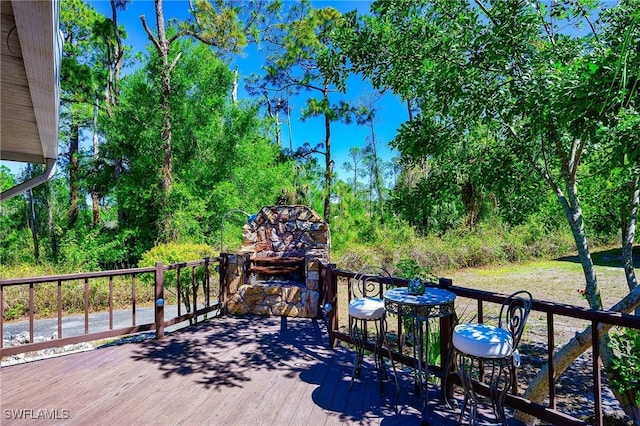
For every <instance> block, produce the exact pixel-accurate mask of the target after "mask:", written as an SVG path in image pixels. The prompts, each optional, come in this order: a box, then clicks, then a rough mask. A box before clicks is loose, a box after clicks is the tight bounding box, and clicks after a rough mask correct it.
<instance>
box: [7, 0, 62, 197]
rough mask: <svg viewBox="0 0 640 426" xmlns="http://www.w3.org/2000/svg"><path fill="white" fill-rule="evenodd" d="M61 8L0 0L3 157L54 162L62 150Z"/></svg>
mask: <svg viewBox="0 0 640 426" xmlns="http://www.w3.org/2000/svg"><path fill="white" fill-rule="evenodd" d="M59 8H60V2H59V1H58V0H36V1H31V0H27V1H25V0H12V1H6V0H2V1H0V35H1V40H0V45H1V47H0V52H1V55H2V57H1V58H0V59H1V60H0V80H1V83H2V86H1V89H0V90H1V92H0V96H1V102H0V160H8V161H18V162H29V163H41V164H47V165H51V163H52V161H53V162H54V161H55V160H56V158H57V156H58V122H59V106H60V62H61V57H62V36H61V34H60V30H59V24H58V20H59V16H60V10H59ZM21 185H23V188H24V187H25V186H24V183H23V184H21ZM27 186H28V185H27Z"/></svg>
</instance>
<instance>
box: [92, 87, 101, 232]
mask: <svg viewBox="0 0 640 426" xmlns="http://www.w3.org/2000/svg"><path fill="white" fill-rule="evenodd" d="M98 102H99V100H98V98H97V97H96V103H95V105H94V106H93V173H94V175H97V174H98V157H99V156H100V147H99V146H98ZM99 199H100V197H99V195H98V192H97V191H96V190H95V189H94V188H92V189H91V208H92V210H93V225H94V226H95V225H97V224H98V223H99V222H100V208H99V203H98V201H99Z"/></svg>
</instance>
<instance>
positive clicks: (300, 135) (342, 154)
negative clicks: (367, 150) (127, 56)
mask: <svg viewBox="0 0 640 426" xmlns="http://www.w3.org/2000/svg"><path fill="white" fill-rule="evenodd" d="M63 1H64V0H63ZM89 3H90V4H91V5H92V6H93V7H94V8H95V9H96V10H97V11H98V12H100V13H103V14H105V15H106V16H109V17H110V16H111V6H110V4H109V1H107V0H94V1H89ZM370 4H371V2H370V1H364V0H363V1H347V0H332V1H330V0H323V1H313V2H312V5H313V6H314V7H318V8H319V7H329V6H330V7H335V8H336V9H338V10H339V11H340V12H342V13H345V12H348V11H351V10H354V9H358V11H359V13H367V12H368V11H369V5H370ZM163 8H164V14H165V20H168V19H170V18H178V19H186V18H187V17H188V16H189V11H188V2H187V1H186V0H165V1H164V2H163ZM141 15H145V16H146V19H147V23H148V24H149V27H150V28H151V29H152V30H154V29H155V28H156V23H155V8H154V2H153V1H152V0H134V1H133V2H132V3H131V4H129V5H128V7H127V9H126V10H124V11H121V12H120V14H119V16H118V20H119V23H120V24H121V25H123V26H124V27H125V29H126V32H127V38H126V39H125V40H124V43H125V44H126V45H128V46H132V48H133V50H134V51H135V52H144V53H146V52H147V45H148V43H150V42H149V39H148V37H147V35H146V33H145V32H144V29H143V28H142V24H141V21H140V16H141ZM262 60H263V58H262V56H261V54H260V52H259V51H258V50H257V49H256V48H255V46H254V47H250V48H248V49H246V51H245V54H244V55H243V56H242V57H238V58H237V59H235V60H234V63H233V64H232V65H231V66H232V67H234V66H236V65H237V66H238V69H239V74H240V78H241V81H240V84H239V90H238V95H239V97H240V98H241V99H242V98H243V96H246V93H245V91H244V83H243V81H242V78H243V77H247V76H248V75H249V74H251V73H253V72H259V70H260V66H261V63H262ZM373 92H374V90H373V88H372V87H371V85H370V84H368V83H367V82H364V81H363V80H362V78H360V77H359V76H352V77H351V78H350V79H349V81H348V83H347V94H346V96H344V97H343V99H349V100H352V101H353V100H355V99H357V98H359V97H365V96H367V95H368V94H371V93H373ZM338 99H339V98H333V99H332V101H334V102H335V101H337V100H338ZM290 104H291V107H292V126H291V127H292V140H293V145H294V149H295V148H296V147H298V146H301V145H302V144H304V143H306V142H308V143H309V144H310V145H311V146H315V145H317V144H318V143H321V142H323V141H324V124H323V120H322V119H321V118H314V119H309V120H307V121H305V122H302V121H300V120H299V119H298V116H299V112H300V109H301V108H302V107H303V106H304V99H303V98H302V97H298V98H295V99H294V98H292V99H291V100H290ZM377 106H378V109H379V110H378V114H377V119H376V122H375V131H376V140H377V148H378V152H379V155H380V156H381V157H383V158H384V159H385V160H386V161H388V160H389V159H390V158H391V157H393V156H397V155H398V154H397V152H394V151H391V149H390V148H389V147H388V145H387V144H388V142H389V141H391V139H393V137H394V136H395V134H396V130H397V129H398V127H399V126H400V124H401V123H402V122H404V121H406V120H407V108H406V106H405V105H404V104H402V103H401V102H400V101H399V100H398V99H397V98H396V97H394V96H393V95H391V94H386V95H384V96H383V97H382V98H381V99H380V101H379V102H378V103H377ZM369 135H370V129H369V128H368V127H363V126H357V125H355V124H351V125H345V124H342V123H339V122H336V123H333V124H332V157H333V160H334V163H335V166H334V171H335V172H336V173H338V175H339V177H340V178H341V179H343V180H346V179H347V178H348V177H351V175H350V174H349V173H347V172H346V171H345V170H344V169H343V167H342V164H343V163H344V162H346V161H349V157H348V152H349V149H350V148H352V147H360V148H362V147H364V145H365V143H366V140H367V137H368V136H369ZM281 137H282V143H283V146H285V147H288V144H289V134H288V129H287V126H286V125H285V126H283V128H282V135H281ZM2 163H3V164H6V165H9V166H10V168H11V170H12V172H13V173H17V172H18V167H17V166H16V165H15V164H9V163H8V162H2Z"/></svg>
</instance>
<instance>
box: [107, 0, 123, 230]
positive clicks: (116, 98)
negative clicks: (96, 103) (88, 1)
mask: <svg viewBox="0 0 640 426" xmlns="http://www.w3.org/2000/svg"><path fill="white" fill-rule="evenodd" d="M111 22H112V28H113V35H114V37H115V39H116V49H117V51H116V52H115V55H114V59H115V60H114V62H113V64H112V66H113V73H111V72H110V73H109V77H110V78H112V79H113V81H110V82H109V84H108V85H107V90H109V95H107V96H106V104H107V111H109V113H110V111H111V108H110V105H117V104H118V103H119V102H120V69H121V68H122V61H123V59H124V47H123V45H122V37H121V36H120V28H119V27H118V7H117V5H116V2H115V0H111ZM122 170H123V165H122V157H121V156H120V155H118V156H117V157H116V159H115V164H114V178H115V181H116V183H118V182H120V177H121V176H122ZM124 221H125V215H124V211H123V210H122V207H121V206H120V203H118V223H119V224H122V223H123V222H124Z"/></svg>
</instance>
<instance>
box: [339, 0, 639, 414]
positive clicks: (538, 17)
mask: <svg viewBox="0 0 640 426" xmlns="http://www.w3.org/2000/svg"><path fill="white" fill-rule="evenodd" d="M589 6H590V3H588V2H569V1H567V2H554V3H552V5H551V7H547V6H545V3H544V2H541V1H539V2H491V3H489V4H484V3H483V2H482V1H480V0H476V1H475V2H474V4H469V2H466V1H447V2H437V3H435V2H426V1H422V2H414V1H398V2H384V1H378V2H375V3H374V4H373V6H372V13H373V15H372V16H370V17H362V18H360V19H359V20H358V19H357V18H356V16H355V14H354V15H350V16H348V17H347V22H348V25H346V26H345V27H343V28H349V29H350V30H345V31H343V32H342V33H341V34H340V37H338V39H337V43H338V45H339V46H340V47H342V48H343V49H344V50H345V52H346V54H347V55H348V56H349V58H350V59H351V61H352V63H353V66H354V68H355V70H357V71H359V72H361V73H363V74H364V75H365V76H367V77H369V78H370V79H371V80H372V82H373V83H374V86H376V87H378V88H388V89H390V90H392V91H393V92H394V93H396V94H398V95H400V96H401V97H402V98H403V99H405V100H409V101H411V104H412V105H414V106H415V107H416V108H417V109H418V112H419V114H417V115H416V116H414V118H413V120H411V121H410V122H408V123H406V124H405V125H404V126H403V127H402V129H401V131H400V134H399V135H398V137H397V138H396V140H395V144H396V146H397V147H398V149H399V150H400V151H401V153H402V154H403V156H406V157H408V158H413V159H414V160H418V161H420V160H421V159H423V158H424V157H425V156H432V155H433V156H436V155H438V154H442V153H446V150H447V148H449V147H451V146H452V145H453V144H457V143H460V141H464V142H465V143H468V144H473V145H470V147H471V146H473V147H474V148H472V150H473V149H477V148H479V147H480V146H481V145H479V144H480V143H482V139H479V138H477V137H471V136H472V135H474V133H475V134H477V133H478V131H482V134H485V135H488V136H489V137H490V138H489V140H492V141H495V142H496V144H495V145H494V146H495V147H496V148H500V149H501V151H502V152H505V153H510V154H511V158H515V159H517V160H518V164H519V165H521V168H520V170H519V173H520V174H527V173H531V172H534V173H535V174H536V176H538V177H539V179H540V182H544V183H545V185H547V187H548V188H549V189H550V190H551V191H552V192H553V193H554V194H555V196H556V198H557V200H558V202H559V204H560V206H561V207H562V209H563V211H564V215H565V218H566V220H567V223H568V225H569V227H570V229H571V231H572V233H573V236H574V240H575V243H576V247H577V250H578V254H579V258H580V261H581V264H582V267H583V271H584V276H585V295H586V298H587V300H588V302H589V305H590V306H591V307H592V308H594V309H601V308H602V303H601V299H600V289H599V287H598V285H597V277H596V274H595V271H594V268H593V261H592V259H591V255H590V249H589V244H588V241H587V231H586V228H585V217H584V215H583V210H582V204H581V201H580V198H579V196H578V184H579V182H580V179H579V175H580V172H581V165H582V164H583V162H584V161H585V159H586V158H585V157H586V156H588V155H589V154H590V153H592V152H596V151H597V152H602V151H601V149H602V148H603V145H604V144H602V143H601V141H600V140H599V139H598V137H597V136H598V133H599V132H600V134H602V132H603V130H604V128H606V127H607V126H609V125H611V126H613V128H615V129H616V131H621V130H622V129H624V125H622V122H624V123H625V125H627V126H628V125H631V127H632V128H634V129H635V130H637V120H636V118H628V117H627V118H626V119H624V120H620V119H621V118H622V117H623V115H621V112H623V111H626V112H627V113H628V112H629V111H631V115H632V116H633V117H637V112H636V111H637V109H636V105H637V100H638V90H637V89H638V88H637V83H636V82H637V73H638V70H639V69H640V67H638V66H637V52H635V51H634V50H633V49H632V48H631V44H630V40H634V37H636V38H635V39H637V33H638V31H640V19H638V13H639V12H638V10H639V8H638V2H637V1H623V2H620V3H619V4H618V5H616V6H615V7H614V8H612V10H611V11H609V12H605V11H603V10H602V8H600V9H597V10H595V11H594V10H593V9H591V8H590V7H589ZM597 12H600V14H601V18H602V19H601V20H600V21H599V22H600V23H598V22H595V21H594V20H592V19H591V17H592V16H593V14H594V13H597ZM582 26H586V27H587V28H589V29H590V30H591V34H589V35H587V36H584V37H579V36H575V35H574V34H575V33H574V34H571V33H569V32H568V30H567V28H573V29H575V31H577V30H578V29H579V28H581V27H582ZM561 28H563V29H561ZM601 31H602V32H601ZM620 40H621V41H622V42H620ZM634 65H635V66H634ZM603 96H604V102H603ZM607 133H608V132H607ZM625 134H626V133H625ZM628 135H629V134H627V136H628ZM485 140H486V138H485ZM609 140H612V139H609ZM614 146H619V143H614ZM635 146H637V145H635ZM623 149H625V148H623ZM609 152H612V151H611V150H610V151H609ZM500 157H502V156H500ZM500 157H498V158H500ZM447 158H449V159H450V160H451V164H452V165H453V166H455V167H458V166H459V165H460V163H459V162H457V161H455V157H453V156H451V155H447ZM482 158H483V159H484V161H485V162H487V164H493V167H494V168H498V167H499V165H498V164H497V163H495V162H494V161H493V160H494V159H495V158H496V157H495V156H483V157H482ZM627 161H628V160H627ZM465 204H466V203H465ZM631 206H633V203H632V204H631ZM627 211H631V212H633V211H635V210H634V208H633V207H631V209H627ZM629 217H630V218H631V219H630V220H629V221H628V222H629V223H632V222H634V219H633V217H634V215H633V214H631V215H630V216H629ZM627 235H629V232H627ZM627 241H629V239H628V238H627ZM631 241H632V240H631ZM630 288H631V286H630ZM638 304H640V291H638V289H637V287H635V288H634V289H633V290H632V291H631V292H630V293H629V295H628V296H626V297H625V298H624V299H623V300H621V301H620V303H618V304H616V305H615V306H614V307H612V309H614V310H622V311H629V310H631V309H633V308H634V307H635V306H638ZM601 332H603V333H604V332H606V330H605V329H602V330H601ZM590 333H591V331H590V329H587V330H585V331H584V332H582V333H579V334H578V335H577V336H576V337H575V338H574V339H572V340H571V341H570V342H568V343H567V345H566V346H565V347H563V348H562V349H560V350H559V351H558V354H557V356H556V374H561V373H562V372H563V371H564V369H565V368H566V367H567V366H568V365H569V363H570V361H571V360H573V359H575V357H577V356H578V355H579V354H580V353H582V352H583V351H584V350H585V349H586V348H588V347H589V344H590V336H591V334H590ZM601 349H602V350H601V353H602V359H603V362H604V364H605V366H606V365H608V363H609V362H610V360H611V351H610V350H609V349H608V347H607V339H603V340H602V348H601ZM546 377H547V376H546V371H545V370H544V369H542V371H541V372H540V374H539V375H538V378H537V379H536V380H534V382H532V383H531V384H530V386H529V388H528V389H527V395H528V396H529V398H530V399H532V400H534V401H541V400H542V399H543V397H544V392H545V391H546V389H547V387H546V382H545V380H546ZM617 396H618V398H619V399H620V401H621V403H622V406H623V407H624V408H625V411H626V412H627V413H629V414H630V415H632V410H630V409H629V405H628V404H629V400H628V398H627V397H626V396H625V395H617Z"/></svg>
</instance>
